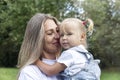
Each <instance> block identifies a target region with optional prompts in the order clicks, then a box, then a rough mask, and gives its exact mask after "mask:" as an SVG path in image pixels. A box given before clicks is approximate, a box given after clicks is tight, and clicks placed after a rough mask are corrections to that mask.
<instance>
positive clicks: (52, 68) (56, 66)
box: [35, 60, 67, 76]
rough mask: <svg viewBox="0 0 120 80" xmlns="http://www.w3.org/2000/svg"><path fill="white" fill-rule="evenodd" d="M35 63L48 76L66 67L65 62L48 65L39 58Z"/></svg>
mask: <svg viewBox="0 0 120 80" xmlns="http://www.w3.org/2000/svg"><path fill="white" fill-rule="evenodd" d="M35 64H36V65H37V66H38V67H39V68H40V70H42V71H43V72H44V73H45V74H47V75H48V76H52V75H55V74H58V73H59V72H61V71H63V70H64V69H65V68H66V67H67V66H66V65H65V64H62V63H58V62H56V63H55V64H53V65H49V64H46V63H44V62H42V61H41V60H37V61H36V63H35Z"/></svg>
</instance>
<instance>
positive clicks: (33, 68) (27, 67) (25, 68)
mask: <svg viewBox="0 0 120 80" xmlns="http://www.w3.org/2000/svg"><path fill="white" fill-rule="evenodd" d="M35 70H39V69H38V67H37V66H36V65H28V66H25V67H24V68H22V70H21V71H23V72H28V71H35Z"/></svg>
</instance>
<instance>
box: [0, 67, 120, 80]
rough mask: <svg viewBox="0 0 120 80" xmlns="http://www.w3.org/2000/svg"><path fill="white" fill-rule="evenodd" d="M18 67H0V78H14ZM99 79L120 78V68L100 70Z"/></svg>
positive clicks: (116, 79)
mask: <svg viewBox="0 0 120 80" xmlns="http://www.w3.org/2000/svg"><path fill="white" fill-rule="evenodd" d="M17 73H18V69H16V68H0V80H16V76H17ZM101 80H120V69H117V70H116V69H107V70H102V75H101Z"/></svg>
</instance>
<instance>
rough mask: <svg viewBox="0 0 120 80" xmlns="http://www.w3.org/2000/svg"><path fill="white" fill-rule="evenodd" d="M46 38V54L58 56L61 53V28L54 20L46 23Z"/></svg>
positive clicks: (48, 20)
mask: <svg viewBox="0 0 120 80" xmlns="http://www.w3.org/2000/svg"><path fill="white" fill-rule="evenodd" d="M44 26H45V38H44V44H43V49H44V52H46V53H49V54H56V53H58V52H59V51H60V49H61V46H60V44H59V28H58V26H57V25H56V24H55V22H54V21H53V20H52V19H47V20H46V21H45V24H44Z"/></svg>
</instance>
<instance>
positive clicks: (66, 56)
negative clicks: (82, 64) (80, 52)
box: [57, 51, 73, 67]
mask: <svg viewBox="0 0 120 80" xmlns="http://www.w3.org/2000/svg"><path fill="white" fill-rule="evenodd" d="M57 62H59V63H63V64H65V65H66V66H67V67H70V66H71V65H73V56H72V54H71V53H70V51H64V52H62V54H61V56H60V57H59V58H58V59H57Z"/></svg>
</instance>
